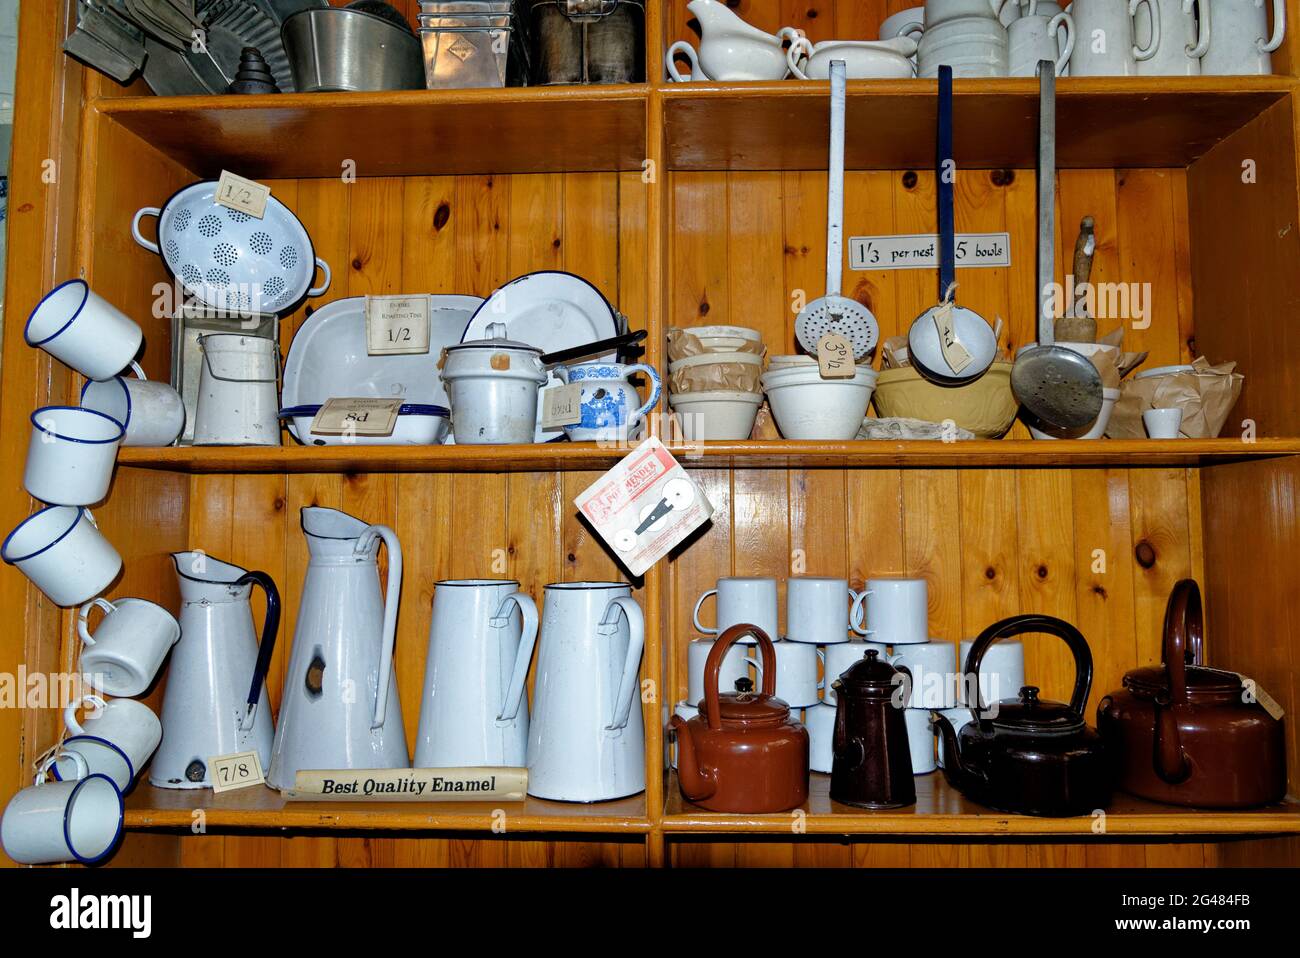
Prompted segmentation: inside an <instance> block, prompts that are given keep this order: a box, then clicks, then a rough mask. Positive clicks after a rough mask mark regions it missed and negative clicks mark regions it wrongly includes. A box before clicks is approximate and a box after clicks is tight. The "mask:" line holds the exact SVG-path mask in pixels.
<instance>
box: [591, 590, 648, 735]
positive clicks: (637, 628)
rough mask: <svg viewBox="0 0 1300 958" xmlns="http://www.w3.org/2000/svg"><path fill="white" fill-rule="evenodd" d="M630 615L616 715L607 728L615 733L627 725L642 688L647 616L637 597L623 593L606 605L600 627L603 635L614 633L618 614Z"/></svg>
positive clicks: (615, 705) (615, 699)
mask: <svg viewBox="0 0 1300 958" xmlns="http://www.w3.org/2000/svg"><path fill="white" fill-rule="evenodd" d="M620 610H621V611H622V613H623V615H625V616H627V625H628V630H629V633H630V634H629V636H628V641H627V658H626V659H624V661H623V677H622V679H621V680H620V681H619V683H618V693H617V694H616V695H615V696H614V714H613V716H612V717H611V719H610V723H609V724H608V725H606V726H605V731H607V732H612V731H615V730H616V729H621V728H623V727H624V726H626V725H627V720H628V717H629V715H630V714H631V712H632V699H633V697H634V696H635V694H636V690H637V689H638V688H639V687H640V685H639V683H638V682H637V673H638V672H639V671H640V670H641V651H642V649H644V648H645V615H644V614H643V613H642V612H641V606H639V605H637V604H636V599H634V598H632V597H631V596H628V595H620V596H618V597H617V598H615V599H612V600H610V603H609V605H608V606H607V607H606V608H605V615H604V616H603V617H602V618H601V620H600V625H599V626H598V627H597V628H598V630H599V631H600V633H601V634H602V635H612V634H613V633H614V631H615V630H616V629H617V628H618V613H619V611H620Z"/></svg>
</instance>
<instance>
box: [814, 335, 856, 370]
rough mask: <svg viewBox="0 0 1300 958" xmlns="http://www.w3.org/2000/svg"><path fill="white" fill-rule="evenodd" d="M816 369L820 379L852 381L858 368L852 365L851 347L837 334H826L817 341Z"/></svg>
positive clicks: (846, 340) (845, 339)
mask: <svg viewBox="0 0 1300 958" xmlns="http://www.w3.org/2000/svg"><path fill="white" fill-rule="evenodd" d="M817 367H818V370H819V371H820V372H821V377H822V379H852V378H853V377H854V376H855V375H857V372H858V367H857V366H856V365H854V363H853V346H852V345H850V343H849V341H848V339H847V338H845V337H844V336H841V335H840V334H839V333H827V334H826V335H825V336H823V337H822V338H821V339H820V340H818V341H817Z"/></svg>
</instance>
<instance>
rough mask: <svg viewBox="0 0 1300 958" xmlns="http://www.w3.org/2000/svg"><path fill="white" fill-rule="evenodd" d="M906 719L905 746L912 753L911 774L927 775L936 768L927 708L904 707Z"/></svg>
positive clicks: (932, 731)
mask: <svg viewBox="0 0 1300 958" xmlns="http://www.w3.org/2000/svg"><path fill="white" fill-rule="evenodd" d="M903 712H904V716H905V717H906V720H907V748H908V751H910V752H911V753H912V774H913V775H929V774H930V773H931V772H933V771H934V770H935V769H936V768H938V767H939V766H938V760H937V758H936V756H935V744H934V730H933V729H931V728H930V710H929V709H904V710H903Z"/></svg>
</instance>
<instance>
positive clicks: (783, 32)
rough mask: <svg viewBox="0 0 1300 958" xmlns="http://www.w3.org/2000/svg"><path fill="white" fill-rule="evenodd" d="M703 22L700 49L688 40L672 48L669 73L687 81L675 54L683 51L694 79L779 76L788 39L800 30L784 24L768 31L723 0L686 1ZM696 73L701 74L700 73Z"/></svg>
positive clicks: (668, 57) (784, 72) (701, 22)
mask: <svg viewBox="0 0 1300 958" xmlns="http://www.w3.org/2000/svg"><path fill="white" fill-rule="evenodd" d="M686 9H688V10H689V11H690V12H691V14H692V15H693V16H694V17H695V19H696V20H698V21H699V24H700V49H699V53H698V54H697V53H696V52H695V49H694V48H693V47H692V46H691V45H690V44H689V43H687V42H686V41H684V40H679V41H678V42H677V43H674V44H673V45H672V47H670V48H669V50H668V54H667V57H666V58H665V65H666V66H667V69H668V73H669V75H670V76H671V77H672V78H673V79H674V80H676V81H677V82H679V83H680V82H684V81H685V80H687V79H688V78H687V77H683V76H682V75H681V74H680V73H679V72H678V71H677V67H676V64H675V63H674V62H673V58H674V56H675V55H676V54H677V53H681V54H683V55H685V56H686V57H687V59H689V60H690V62H691V76H690V77H689V79H691V80H700V79H706V80H780V79H783V78H784V77H785V75H786V73H787V71H788V67H787V65H786V62H785V43H786V41H789V40H794V39H795V38H796V37H797V36H798V35H799V31H797V30H795V29H794V28H793V27H782V28H781V29H780V30H778V31H777V32H776V34H775V35H774V34H771V33H767V32H765V31H763V30H760V29H758V27H755V26H752V25H750V24H748V23H746V22H745V21H744V20H743V19H741V18H740V17H739V16H738V15H737V14H736V13H734V12H733V11H732V10H731V9H730V8H729V7H728V6H727V5H726V4H725V3H722V2H720V0H691V2H690V3H688V4H687V5H686ZM696 74H702V75H701V76H697V75H696Z"/></svg>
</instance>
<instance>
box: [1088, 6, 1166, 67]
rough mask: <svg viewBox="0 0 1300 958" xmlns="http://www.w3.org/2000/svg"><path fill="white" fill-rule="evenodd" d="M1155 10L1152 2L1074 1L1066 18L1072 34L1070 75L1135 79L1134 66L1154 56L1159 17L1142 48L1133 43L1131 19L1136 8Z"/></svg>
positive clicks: (1158, 35) (1158, 42) (1135, 12)
mask: <svg viewBox="0 0 1300 958" xmlns="http://www.w3.org/2000/svg"><path fill="white" fill-rule="evenodd" d="M1143 7H1144V8H1146V9H1147V10H1148V11H1156V7H1154V6H1153V5H1152V0H1074V3H1072V4H1070V16H1072V17H1074V27H1075V31H1076V36H1075V41H1074V50H1073V52H1072V53H1071V54H1070V75H1071V76H1076V77H1085V76H1136V75H1137V73H1138V66H1137V65H1138V63H1139V62H1141V61H1143V60H1149V59H1151V57H1153V56H1155V52H1156V48H1157V47H1158V46H1159V44H1160V15H1159V12H1156V14H1155V17H1154V19H1155V33H1154V36H1152V37H1151V38H1150V41H1149V42H1148V44H1147V45H1146V46H1142V47H1139V46H1137V44H1136V43H1135V42H1134V36H1135V34H1134V26H1133V19H1134V17H1135V15H1136V14H1137V11H1138V9H1139V8H1143Z"/></svg>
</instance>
